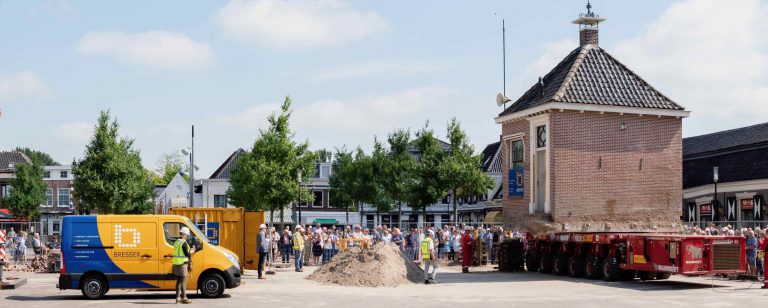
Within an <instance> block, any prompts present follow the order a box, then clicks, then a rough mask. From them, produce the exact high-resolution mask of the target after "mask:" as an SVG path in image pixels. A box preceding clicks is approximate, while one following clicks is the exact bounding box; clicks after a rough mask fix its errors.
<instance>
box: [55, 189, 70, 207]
mask: <svg viewBox="0 0 768 308" xmlns="http://www.w3.org/2000/svg"><path fill="white" fill-rule="evenodd" d="M62 191H66V192H67V201H69V202H67V203H65V204H61V196H62V194H61V192H62ZM71 203H72V190H71V189H69V188H59V189H57V190H56V206H57V207H62V206H66V207H69V206H70V204H71Z"/></svg>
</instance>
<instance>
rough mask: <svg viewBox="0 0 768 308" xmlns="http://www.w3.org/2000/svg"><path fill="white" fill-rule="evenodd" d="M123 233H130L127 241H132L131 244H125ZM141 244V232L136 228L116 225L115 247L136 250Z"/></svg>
mask: <svg viewBox="0 0 768 308" xmlns="http://www.w3.org/2000/svg"><path fill="white" fill-rule="evenodd" d="M123 233H129V234H130V235H128V236H126V238H127V239H132V240H133V242H131V243H123ZM139 244H141V232H139V231H137V230H136V228H123V226H122V225H115V246H117V247H118V248H136V246H138V245H139Z"/></svg>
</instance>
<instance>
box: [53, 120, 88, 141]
mask: <svg viewBox="0 0 768 308" xmlns="http://www.w3.org/2000/svg"><path fill="white" fill-rule="evenodd" d="M92 135H93V123H87V122H70V123H64V124H62V125H60V126H59V127H57V128H56V130H55V131H54V136H55V137H57V138H59V139H60V140H61V141H64V142H65V143H70V144H78V145H80V144H83V145H84V144H85V143H86V142H88V140H90V139H91V136H92Z"/></svg>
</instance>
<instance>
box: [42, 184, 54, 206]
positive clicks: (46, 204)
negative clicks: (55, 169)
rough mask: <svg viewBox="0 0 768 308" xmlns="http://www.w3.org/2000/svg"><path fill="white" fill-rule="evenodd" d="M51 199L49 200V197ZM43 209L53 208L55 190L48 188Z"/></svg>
mask: <svg viewBox="0 0 768 308" xmlns="http://www.w3.org/2000/svg"><path fill="white" fill-rule="evenodd" d="M49 196H50V197H51V199H50V200H49V199H48V197H49ZM43 207H53V188H46V189H45V203H43Z"/></svg>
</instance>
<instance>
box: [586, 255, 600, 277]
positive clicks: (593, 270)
mask: <svg viewBox="0 0 768 308" xmlns="http://www.w3.org/2000/svg"><path fill="white" fill-rule="evenodd" d="M584 263H585V264H584V277H586V278H587V279H600V278H601V277H603V262H602V260H600V258H598V257H595V256H593V255H588V256H587V259H586V261H585V262H584Z"/></svg>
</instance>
